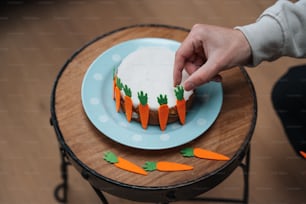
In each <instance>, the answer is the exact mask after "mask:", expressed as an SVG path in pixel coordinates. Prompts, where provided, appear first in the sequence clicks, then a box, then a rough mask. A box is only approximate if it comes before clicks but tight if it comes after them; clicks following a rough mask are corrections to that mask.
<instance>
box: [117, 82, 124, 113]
mask: <svg viewBox="0 0 306 204" xmlns="http://www.w3.org/2000/svg"><path fill="white" fill-rule="evenodd" d="M122 87H123V84H122V83H121V80H120V78H118V77H116V87H115V101H116V111H117V112H119V110H120V100H121V97H120V91H121V90H122Z"/></svg>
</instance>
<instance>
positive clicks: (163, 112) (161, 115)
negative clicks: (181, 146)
mask: <svg viewBox="0 0 306 204" xmlns="http://www.w3.org/2000/svg"><path fill="white" fill-rule="evenodd" d="M157 101H158V103H159V108H158V120H159V126H160V129H161V130H165V129H166V127H167V122H168V116H169V107H168V99H167V95H164V96H163V95H161V94H160V95H159V97H157Z"/></svg>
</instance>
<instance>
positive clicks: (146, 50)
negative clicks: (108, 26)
mask: <svg viewBox="0 0 306 204" xmlns="http://www.w3.org/2000/svg"><path fill="white" fill-rule="evenodd" d="M174 57H175V52H174V51H172V50H170V49H168V48H165V47H142V48H139V49H137V50H136V51H134V52H132V53H130V54H129V55H128V56H126V57H125V58H124V59H123V60H122V62H121V63H120V65H119V66H118V67H117V70H116V72H115V75H114V96H116V91H115V90H116V88H117V99H116V97H115V99H116V100H117V101H118V100H119V98H118V95H119V94H118V93H119V90H118V89H120V109H122V110H123V112H125V113H126V109H127V110H128V111H130V107H129V106H131V105H127V106H126V105H125V99H126V96H127V95H128V96H129V98H130V99H127V101H128V103H127V104H129V103H130V104H132V114H127V119H128V120H129V121H130V120H131V119H134V120H136V121H139V122H141V124H142V126H143V127H144V128H146V124H145V123H148V124H150V125H160V126H161V129H162V130H164V129H165V127H162V126H164V125H163V124H162V125H161V124H160V123H165V122H166V123H171V122H175V121H178V120H180V122H181V123H182V124H183V123H185V119H180V118H179V116H178V111H177V109H178V108H177V107H176V106H177V104H178V103H177V101H178V98H177V95H176V92H177V93H178V94H180V95H181V98H180V100H182V99H184V101H185V104H186V107H185V110H182V111H185V112H186V110H187V109H188V108H189V107H190V105H191V101H192V100H191V99H192V96H193V91H184V90H183V88H182V86H181V87H179V89H180V91H178V87H177V88H176V87H174V86H173V67H174ZM187 76H188V75H187V73H185V72H183V80H182V82H183V81H184V80H185V79H186V77H187ZM182 97H183V98H182ZM141 98H142V99H141ZM158 98H159V99H158ZM163 102H164V103H166V104H167V106H168V110H169V113H168V116H166V115H165V114H164V113H159V110H160V109H161V108H160V107H161V105H162V104H160V103H163ZM117 105H118V102H117ZM140 105H143V106H144V105H147V106H148V107H147V108H145V109H148V108H149V114H146V113H145V111H144V110H145V109H141V110H139V106H140ZM163 109H164V110H165V109H167V108H163ZM181 109H184V108H181ZM117 111H119V107H117ZM182 111H181V112H182ZM140 112H141V113H140ZM161 112H163V111H162V110H161ZM166 112H167V111H166ZM159 114H161V115H164V116H159ZM166 114H167V113H166ZM128 115H130V116H128ZM146 115H148V116H146ZM141 117H142V118H144V117H148V118H147V119H143V120H142V121H141ZM162 117H163V118H162ZM182 117H184V116H182ZM146 120H147V121H146ZM164 120H166V121H164Z"/></svg>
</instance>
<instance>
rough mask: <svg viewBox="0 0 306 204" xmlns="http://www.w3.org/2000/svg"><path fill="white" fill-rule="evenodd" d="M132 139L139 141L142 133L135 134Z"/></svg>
mask: <svg viewBox="0 0 306 204" xmlns="http://www.w3.org/2000/svg"><path fill="white" fill-rule="evenodd" d="M132 140H133V141H135V142H140V141H142V135H138V134H135V135H133V136H132Z"/></svg>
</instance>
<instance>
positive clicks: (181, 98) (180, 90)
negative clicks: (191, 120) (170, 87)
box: [174, 86, 186, 124]
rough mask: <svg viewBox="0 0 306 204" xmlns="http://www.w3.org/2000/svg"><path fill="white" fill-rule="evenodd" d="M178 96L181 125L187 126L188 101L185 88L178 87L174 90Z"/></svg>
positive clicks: (177, 108)
mask: <svg viewBox="0 0 306 204" xmlns="http://www.w3.org/2000/svg"><path fill="white" fill-rule="evenodd" d="M174 92H175V96H176V110H177V113H178V116H179V119H180V122H181V124H185V119H186V101H185V99H184V88H183V86H177V87H175V89H174Z"/></svg>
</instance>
